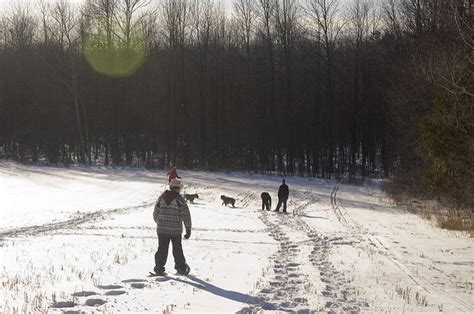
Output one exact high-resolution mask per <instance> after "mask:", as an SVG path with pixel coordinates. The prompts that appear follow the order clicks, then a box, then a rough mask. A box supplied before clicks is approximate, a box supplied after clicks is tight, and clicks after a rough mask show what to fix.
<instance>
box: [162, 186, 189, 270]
mask: <svg viewBox="0 0 474 314" xmlns="http://www.w3.org/2000/svg"><path fill="white" fill-rule="evenodd" d="M169 187H170V189H169V190H168V191H165V192H164V193H163V194H162V195H161V196H160V198H159V199H158V201H157V202H156V205H155V210H154V212H153V219H154V220H155V222H156V231H157V234H158V251H157V252H156V254H155V268H154V270H155V275H157V276H164V275H166V273H165V265H166V260H167V258H168V248H169V244H170V242H172V243H173V256H174V262H175V269H176V270H177V272H178V274H179V275H187V274H189V271H190V268H189V266H188V264H186V259H185V257H184V253H183V247H182V245H181V236H182V233H183V223H184V226H185V227H186V234H185V236H184V238H185V239H189V237H190V236H191V214H190V212H189V208H188V205H187V204H186V201H185V200H184V198H183V197H182V196H181V195H180V194H179V192H180V191H181V189H182V188H183V184H182V183H181V180H179V179H171V180H170V183H169Z"/></svg>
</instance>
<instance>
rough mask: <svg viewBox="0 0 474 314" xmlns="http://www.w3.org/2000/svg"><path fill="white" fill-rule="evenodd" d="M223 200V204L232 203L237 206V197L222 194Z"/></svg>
mask: <svg viewBox="0 0 474 314" xmlns="http://www.w3.org/2000/svg"><path fill="white" fill-rule="evenodd" d="M221 200H222V205H225V206H227V204H230V205H232V207H235V199H233V198H232V197H227V196H225V195H221Z"/></svg>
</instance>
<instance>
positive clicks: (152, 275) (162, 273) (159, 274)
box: [150, 271, 168, 277]
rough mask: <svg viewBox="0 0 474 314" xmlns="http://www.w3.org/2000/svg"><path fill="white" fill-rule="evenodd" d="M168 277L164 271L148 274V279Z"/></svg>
mask: <svg viewBox="0 0 474 314" xmlns="http://www.w3.org/2000/svg"><path fill="white" fill-rule="evenodd" d="M166 275H168V274H167V273H166V272H165V271H158V272H150V277H164V276H166Z"/></svg>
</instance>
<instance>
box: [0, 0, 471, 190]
mask: <svg viewBox="0 0 474 314" xmlns="http://www.w3.org/2000/svg"><path fill="white" fill-rule="evenodd" d="M33 2H34V1H31V2H30V4H29V6H21V5H16V6H14V7H13V8H12V9H11V10H9V11H5V12H0V73H1V74H0V157H2V158H9V159H14V160H20V161H24V162H35V161H38V160H47V161H48V162H50V163H55V164H56V163H64V164H70V163H80V164H98V163H105V165H129V166H137V165H139V166H142V165H144V166H147V167H160V168H163V167H167V166H169V165H171V164H173V165H176V166H178V167H179V168H200V169H240V170H252V171H259V172H277V173H282V174H286V175H309V176H315V177H324V178H331V177H336V178H342V177H349V178H360V177H364V176H374V175H375V176H387V175H389V174H391V173H396V174H402V173H408V174H410V175H408V176H405V178H407V177H408V178H410V177H413V176H415V177H416V176H421V177H423V178H425V179H426V180H425V183H426V185H427V186H431V187H432V188H433V186H435V185H436V184H438V186H439V188H441V189H442V188H443V185H442V184H443V183H442V182H441V181H443V180H447V179H449V180H456V177H459V176H463V177H466V176H467V175H470V176H471V177H474V174H473V171H474V167H472V166H473V162H472V159H473V158H472V155H473V153H474V143H473V140H472V139H473V127H474V126H473V123H474V119H473V117H474V113H473V96H474V90H473V61H474V54H473V48H474V41H473V28H472V27H473V24H472V15H473V11H474V8H473V5H472V4H471V1H465V0H383V1H377V0H349V1H341V0H301V1H298V0H235V1H234V10H233V11H232V12H225V10H224V6H223V5H222V4H221V3H218V2H217V1H212V0H162V1H151V0H89V1H86V2H85V3H84V4H83V5H81V6H72V5H71V4H70V3H69V2H68V1H65V0H59V1H57V2H56V3H51V2H45V1H40V0H39V1H38V2H37V3H33ZM417 171H418V172H417ZM448 177H449V178H448ZM471 181H472V179H471ZM465 183H466V182H465V181H464V184H465ZM473 185H474V184H473ZM473 185H471V186H473Z"/></svg>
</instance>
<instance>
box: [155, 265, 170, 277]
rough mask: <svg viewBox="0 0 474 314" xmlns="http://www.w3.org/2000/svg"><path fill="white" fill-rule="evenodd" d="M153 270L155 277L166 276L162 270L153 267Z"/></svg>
mask: <svg viewBox="0 0 474 314" xmlns="http://www.w3.org/2000/svg"><path fill="white" fill-rule="evenodd" d="M153 270H154V271H155V275H157V276H166V275H167V273H166V272H165V269H164V268H161V269H160V268H158V267H155V268H154V269H153Z"/></svg>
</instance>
